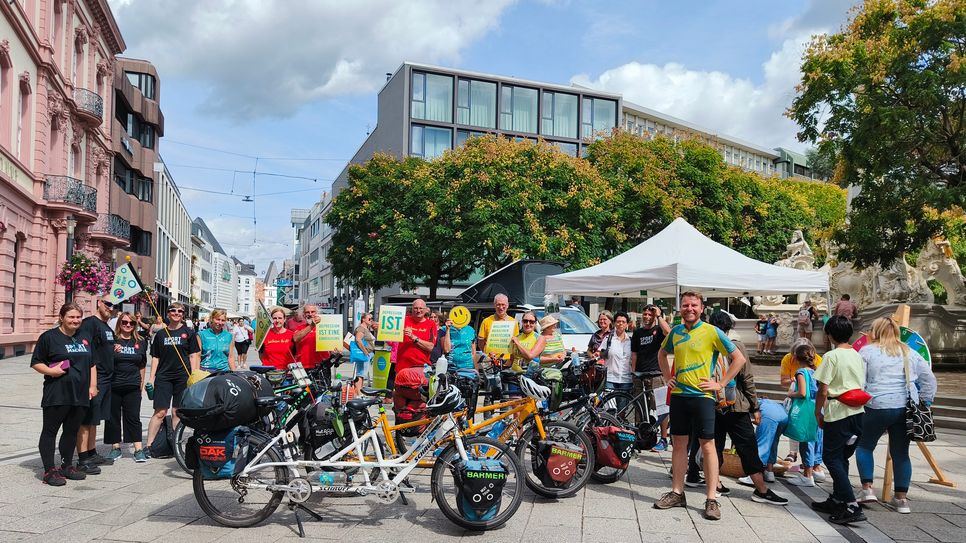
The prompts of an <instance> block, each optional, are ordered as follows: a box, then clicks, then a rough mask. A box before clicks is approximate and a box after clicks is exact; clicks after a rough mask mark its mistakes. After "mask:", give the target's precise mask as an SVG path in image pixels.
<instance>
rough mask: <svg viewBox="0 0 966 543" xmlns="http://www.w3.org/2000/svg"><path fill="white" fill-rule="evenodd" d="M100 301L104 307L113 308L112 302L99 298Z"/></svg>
mask: <svg viewBox="0 0 966 543" xmlns="http://www.w3.org/2000/svg"><path fill="white" fill-rule="evenodd" d="M101 303H102V304H104V307H106V308H108V309H114V304H112V303H111V302H108V301H107V300H101Z"/></svg>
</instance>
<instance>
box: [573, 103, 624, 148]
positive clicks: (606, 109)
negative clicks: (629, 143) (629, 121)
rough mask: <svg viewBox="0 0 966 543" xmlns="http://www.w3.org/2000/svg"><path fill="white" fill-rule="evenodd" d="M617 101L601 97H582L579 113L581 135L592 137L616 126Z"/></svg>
mask: <svg viewBox="0 0 966 543" xmlns="http://www.w3.org/2000/svg"><path fill="white" fill-rule="evenodd" d="M616 123H617V102H615V101H613V100H606V99H603V98H584V103H583V113H582V115H581V126H582V134H581V135H582V136H583V137H585V138H593V137H595V135H596V134H598V133H600V132H610V130H611V129H613V128H614V127H615V126H617V124H616Z"/></svg>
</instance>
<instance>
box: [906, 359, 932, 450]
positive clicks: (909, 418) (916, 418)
mask: <svg viewBox="0 0 966 543" xmlns="http://www.w3.org/2000/svg"><path fill="white" fill-rule="evenodd" d="M902 364H903V366H904V369H905V374H906V435H907V436H909V440H910V441H922V442H929V441H935V440H936V426H935V424H934V423H933V420H932V410H931V409H930V408H929V407H928V406H927V405H926V403H925V402H923V401H922V400H919V403H916V402H914V401H912V389H911V388H910V387H911V386H912V382H911V380H910V379H909V353H905V354H904V355H903V357H902Z"/></svg>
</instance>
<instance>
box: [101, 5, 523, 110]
mask: <svg viewBox="0 0 966 543" xmlns="http://www.w3.org/2000/svg"><path fill="white" fill-rule="evenodd" d="M511 1H512V0H469V1H464V2H451V1H449V0H431V1H427V2H418V3H417V2H398V1H395V0H354V1H352V2H345V1H342V0H327V1H318V0H315V1H313V0H286V1H284V2H282V1H273V0H210V1H204V2H198V1H197V0H169V1H165V2H158V1H154V0H147V1H140V2H135V1H133V0H111V5H112V8H113V10H114V14H115V16H116V17H117V19H118V22H119V25H120V27H121V31H122V33H123V35H124V39H125V40H126V41H127V43H128V47H129V49H128V51H127V52H125V54H126V55H129V56H136V57H142V58H147V59H150V60H151V62H153V63H154V64H155V65H156V66H157V67H158V70H159V72H160V75H161V85H162V86H161V89H162V90H161V92H162V94H163V92H164V79H165V78H166V77H183V78H187V79H192V80H195V81H199V82H201V83H202V84H204V85H206V86H207V87H208V90H209V94H208V97H207V99H206V103H205V105H204V107H205V109H207V110H208V111H210V112H213V113H216V114H224V115H227V116H229V117H233V118H236V119H250V118H257V117H285V116H288V115H292V114H294V113H295V112H296V111H298V109H299V108H300V107H301V106H302V105H303V104H305V103H306V102H310V101H313V100H318V99H324V98H329V97H333V96H338V95H345V94H360V93H370V92H373V91H374V90H377V89H378V88H379V86H381V84H382V83H383V82H384V81H385V76H384V74H385V73H386V72H391V71H394V70H395V69H396V68H397V67H398V66H399V64H400V63H401V62H402V61H404V60H419V61H422V62H457V61H458V60H459V58H460V53H461V52H462V51H463V50H464V49H465V48H466V47H467V46H469V45H470V44H472V43H473V42H475V41H476V40H478V39H479V38H481V37H482V36H484V35H485V34H486V33H487V32H489V31H490V30H491V29H493V28H494V27H495V25H496V24H497V21H498V19H499V17H500V14H501V13H502V12H503V10H504V9H505V8H506V6H507V5H508V4H509V3H510V2H511ZM172 14H177V15H176V16H172Z"/></svg>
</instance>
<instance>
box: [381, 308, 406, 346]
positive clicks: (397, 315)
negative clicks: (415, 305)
mask: <svg viewBox="0 0 966 543" xmlns="http://www.w3.org/2000/svg"><path fill="white" fill-rule="evenodd" d="M405 323H406V308H405V307H400V306H395V305H382V306H379V332H378V333H377V335H376V340H377V341H397V342H401V341H402V340H403V337H404V334H403V326H404V325H405Z"/></svg>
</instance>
